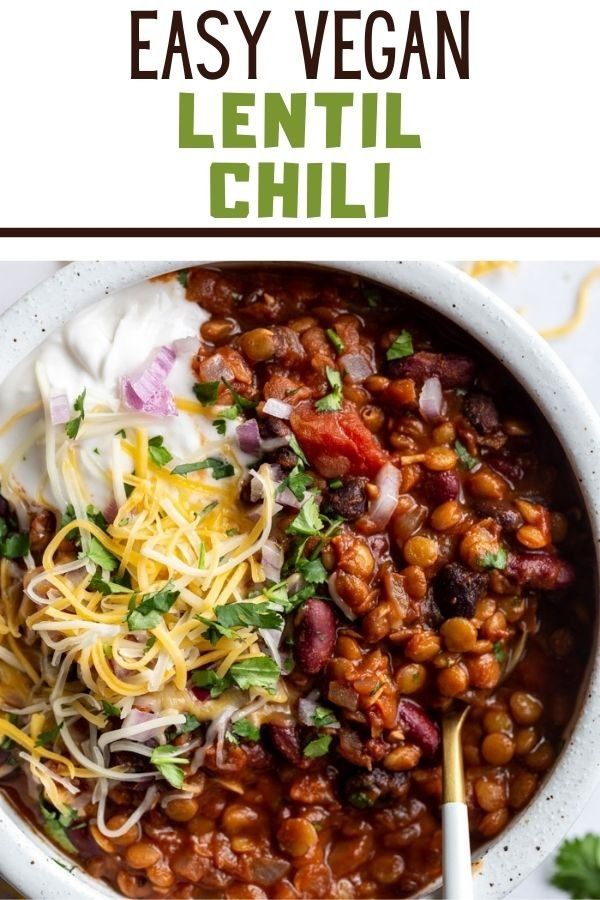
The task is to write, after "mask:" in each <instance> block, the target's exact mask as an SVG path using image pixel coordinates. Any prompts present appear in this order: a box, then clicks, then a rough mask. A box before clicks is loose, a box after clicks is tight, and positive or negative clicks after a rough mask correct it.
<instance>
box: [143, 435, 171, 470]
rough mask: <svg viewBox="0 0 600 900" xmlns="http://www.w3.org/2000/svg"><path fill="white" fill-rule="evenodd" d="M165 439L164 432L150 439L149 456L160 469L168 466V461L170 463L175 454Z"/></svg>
mask: <svg viewBox="0 0 600 900" xmlns="http://www.w3.org/2000/svg"><path fill="white" fill-rule="evenodd" d="M164 443H165V439H164V437H163V436H162V434H158V435H157V436H156V437H153V438H150V440H149V441H148V456H149V457H150V459H151V460H152V462H153V463H154V465H155V466H158V467H159V469H160V468H161V467H162V466H166V464H167V463H170V462H171V460H172V459H173V456H172V454H171V453H169V451H168V450H167V448H166V447H165V446H164Z"/></svg>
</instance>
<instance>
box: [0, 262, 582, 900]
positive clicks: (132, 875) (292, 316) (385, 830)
mask: <svg viewBox="0 0 600 900" xmlns="http://www.w3.org/2000/svg"><path fill="white" fill-rule="evenodd" d="M170 277H171V278H175V277H178V278H179V280H180V282H181V283H182V284H184V286H185V290H186V296H187V299H188V301H189V302H191V303H197V304H200V305H201V306H202V307H203V308H204V309H205V310H207V312H208V313H209V318H208V319H207V320H206V321H205V322H204V324H203V325H202V327H201V332H200V344H199V348H198V352H197V355H196V356H195V357H194V361H193V370H194V378H195V379H196V382H197V385H200V386H204V387H200V389H199V390H198V391H197V395H198V396H200V397H205V398H206V396H207V395H208V394H210V392H211V391H213V392H214V397H213V401H211V402H214V404H215V405H216V406H217V407H220V408H224V409H228V408H231V407H232V406H235V407H237V409H238V412H239V413H240V414H241V415H242V416H243V418H244V419H245V420H247V421H248V422H250V421H252V420H255V421H256V423H257V426H258V435H257V439H258V440H259V441H260V443H259V446H260V456H261V462H263V463H268V464H269V465H270V466H271V471H272V472H273V473H274V480H275V481H276V482H277V483H279V484H280V485H281V488H280V490H279V494H278V498H277V497H276V499H279V502H280V506H281V509H280V511H279V512H278V513H277V515H276V522H277V538H278V541H279V542H280V544H281V546H282V548H283V551H284V559H285V561H284V565H283V572H282V579H294V578H295V579H296V581H295V590H294V591H292V589H291V588H290V582H289V581H288V582H286V588H285V590H286V591H287V594H286V596H288V597H292V596H294V597H295V601H294V603H290V604H289V605H288V606H287V607H285V609H284V615H285V620H286V624H285V630H284V632H283V634H284V641H283V643H282V644H281V648H282V653H281V659H282V665H283V671H282V678H283V680H284V683H285V686H286V690H287V692H288V694H289V697H290V698H291V701H290V704H289V708H286V712H285V713H282V712H277V710H272V709H271V711H270V712H269V715H267V716H266V717H265V718H263V719H262V720H256V721H255V720H253V719H252V718H251V717H249V718H248V719H242V720H241V723H245V724H243V725H242V724H240V723H238V727H237V728H236V727H235V726H233V727H232V729H231V730H230V732H229V740H226V741H225V744H224V747H223V752H222V753H219V752H217V750H216V748H215V747H214V746H211V747H209V748H208V749H207V752H206V753H205V756H204V759H203V764H202V765H201V766H200V767H199V768H198V769H197V771H195V773H194V774H191V775H189V776H188V777H186V786H187V787H188V790H187V792H185V790H184V792H181V791H177V790H176V791H174V790H173V786H172V785H173V783H171V784H169V783H168V782H167V781H165V780H160V779H159V780H158V782H157V784H158V787H159V793H158V794H157V795H156V797H155V800H154V802H153V803H152V805H151V808H149V809H148V810H147V811H146V812H145V813H144V815H143V816H142V818H141V819H140V821H139V822H138V823H136V824H135V825H133V826H132V827H130V828H129V829H128V830H126V831H125V832H124V833H121V834H118V836H117V837H114V838H108V837H106V836H105V835H104V834H103V833H102V832H101V831H100V830H99V829H98V827H97V825H96V818H95V817H96V804H95V802H94V801H93V800H90V802H89V803H88V804H87V806H86V807H85V808H84V809H82V810H80V811H79V813H80V818H79V819H77V821H76V822H75V823H73V821H68V819H67V820H61V821H60V822H59V820H58V813H56V811H54V812H52V811H48V810H46V812H45V813H44V812H39V811H37V810H35V811H32V810H31V809H30V808H27V809H24V808H23V797H24V796H25V788H24V776H23V775H22V774H19V770H18V769H16V768H14V767H11V766H10V765H8V766H7V765H6V763H7V762H9V756H10V752H11V751H10V748H8V749H6V750H2V753H3V755H4V767H3V769H2V774H3V775H4V780H3V782H2V784H3V788H4V790H5V791H6V792H7V793H8V794H9V795H10V796H11V797H12V798H13V800H14V801H15V803H17V804H18V805H20V807H21V808H22V809H23V812H24V813H25V814H26V815H28V816H29V817H30V818H34V819H35V820H36V821H37V822H38V823H39V824H41V825H44V824H46V826H47V824H48V816H50V818H51V819H52V820H53V821H54V822H55V823H57V824H56V827H55V829H54V832H52V829H51V831H50V833H51V834H52V833H54V835H55V837H56V835H57V834H58V836H59V837H58V840H59V842H60V836H61V835H62V836H66V838H67V840H68V842H69V844H70V847H68V848H67V849H70V852H71V854H72V856H73V857H74V859H75V861H76V862H77V863H78V864H79V865H81V866H83V867H84V868H85V869H86V870H87V871H88V872H90V873H91V874H92V875H94V876H96V877H98V878H102V879H105V880H106V881H108V882H109V883H111V884H113V885H114V886H115V887H116V889H117V890H118V891H119V892H120V893H122V894H123V895H125V896H126V897H226V898H242V897H257V898H259V897H273V898H286V897H315V898H325V897H406V896H410V895H412V894H414V893H416V892H417V891H419V890H421V889H423V888H424V887H425V886H426V885H427V884H429V883H430V882H432V881H433V880H435V879H436V878H437V877H438V876H439V874H440V861H441V836H440V815H439V804H440V797H441V769H440V752H439V751H440V729H439V722H440V716H441V714H442V712H443V710H444V709H445V708H446V707H447V706H448V705H449V704H450V703H452V701H453V699H454V698H460V699H461V700H464V701H466V702H468V703H469V704H470V705H471V707H472V711H471V713H470V715H469V718H468V720H467V722H466V725H465V728H464V758H465V767H466V780H467V791H468V804H469V818H470V824H471V831H472V838H473V842H474V845H475V846H477V845H481V844H483V843H485V842H486V841H487V840H489V839H491V838H495V837H496V836H497V835H499V834H500V832H501V831H502V830H503V829H504V828H505V827H506V826H507V824H508V823H509V822H510V820H511V818H512V817H513V816H515V815H516V814H517V813H518V812H519V811H520V810H522V809H523V808H524V807H525V806H526V805H527V804H528V803H529V801H530V800H531V798H532V797H533V795H534V794H535V792H536V790H538V788H539V785H540V783H541V782H542V781H543V778H544V775H545V773H546V772H547V771H548V770H549V769H550V768H551V766H552V765H553V763H554V761H555V759H556V757H557V754H558V753H559V752H560V748H561V742H562V740H563V736H564V733H565V729H566V728H567V726H568V722H569V719H570V717H571V714H572V710H573V708H574V706H575V703H576V697H577V693H578V689H579V686H580V684H581V682H582V679H583V673H584V669H585V665H586V661H587V655H588V652H589V636H590V633H591V622H592V618H593V615H594V611H593V608H592V604H591V600H590V597H591V591H590V585H589V580H588V573H589V538H588V532H587V525H586V521H585V516H584V513H583V510H582V506H581V504H580V501H579V498H578V495H577V493H576V490H575V488H574V487H573V484H572V481H571V478H570V475H569V474H568V466H567V463H566V460H565V458H564V456H563V455H562V453H561V451H560V450H559V448H558V446H557V443H556V441H555V440H554V438H553V437H552V436H551V435H550V434H549V433H548V429H547V428H546V426H545V425H544V423H543V422H542V421H541V419H540V417H539V416H538V414H537V412H536V410H535V409H534V408H533V406H532V404H531V401H530V400H529V399H528V398H527V397H526V396H525V395H524V394H523V393H522V392H521V391H520V390H519V389H518V388H517V387H516V385H515V384H514V382H513V381H512V379H511V378H510V376H509V375H508V374H507V373H506V372H505V371H504V370H503V369H502V368H501V367H500V366H499V365H498V364H497V363H496V362H495V361H494V360H493V359H491V358H490V357H488V356H487V355H486V354H485V353H483V352H482V351H481V349H480V348H479V347H477V346H476V345H475V344H474V343H473V342H470V341H468V340H465V338H464V336H463V335H461V334H459V333H455V332H454V331H453V330H452V329H450V328H449V327H448V325H447V324H446V323H445V322H444V321H443V320H438V319H436V318H435V317H433V316H430V315H425V316H423V314H422V313H421V312H420V311H419V310H418V309H415V304H414V303H413V302H412V301H409V300H407V299H406V298H399V297H397V296H395V295H392V294H388V293H387V292H386V291H384V290H383V289H380V288H379V287H377V286H375V285H369V284H364V283H362V282H360V281H358V280H357V279H353V278H348V277H345V276H344V277H341V276H337V275H332V274H330V273H323V272H319V271H295V270H293V269H272V270H264V271H261V270H257V269H255V268H231V269H223V270H217V269H206V268H196V269H191V270H189V271H186V272H185V273H179V275H178V276H175V275H173V276H170ZM207 385H212V387H211V388H210V389H208V388H207V387H206V386H207ZM217 483H219V482H217ZM240 497H241V501H240V502H242V503H243V504H244V505H245V507H246V508H247V509H248V510H249V511H250V512H251V511H252V509H253V507H254V506H255V505H256V503H257V501H258V498H257V497H256V495H255V493H253V485H252V481H251V477H250V475H248V476H247V477H246V478H245V479H244V480H243V481H242V483H241V485H240ZM301 504H302V505H301ZM4 512H5V514H6V515H9V511H8V509H6V510H5V511H4ZM58 528H59V525H57V523H56V522H55V520H54V516H53V515H52V514H51V513H49V512H48V511H41V512H39V513H38V514H37V515H36V516H35V517H34V518H33V519H32V521H31V524H30V541H31V549H32V552H33V553H34V554H35V556H36V558H37V559H39V556H40V554H41V553H42V552H43V550H44V548H45V546H46V545H47V544H48V542H49V541H50V539H51V538H52V537H53V536H54V534H55V532H56V531H57V529H58ZM63 550H65V551H66V558H69V548H68V546H66V547H64V546H63ZM71 556H72V553H71ZM282 583H283V582H282ZM270 591H271V598H272V599H273V600H275V601H277V599H278V598H279V599H280V596H281V591H280V593H279V594H278V593H277V591H276V590H275V589H274V588H273V587H271V588H270ZM223 627H224V626H223ZM522 629H525V630H526V631H527V633H528V641H527V646H526V651H525V654H524V656H523V658H522V660H521V661H520V662H519V664H518V665H517V667H516V668H515V670H514V672H513V673H512V674H511V675H510V677H509V678H508V679H507V680H506V681H504V682H503V683H502V684H501V685H499V682H500V680H501V678H502V673H503V667H504V664H505V661H506V659H507V657H508V654H509V653H510V648H511V645H512V644H513V643H514V642H515V641H516V639H517V638H518V636H519V634H520V632H521V630H522ZM212 684H213V685H214V682H213V683H212ZM189 690H190V691H192V692H194V694H195V697H196V699H197V700H199V701H200V702H202V701H203V700H205V699H206V698H208V697H209V693H210V691H211V682H210V681H209V680H208V681H207V680H206V679H205V680H204V683H203V684H198V683H196V684H192V683H190V685H189ZM186 727H187V725H186ZM205 731H206V725H205V724H204V723H200V722H198V721H196V722H195V723H194V722H193V721H191V722H190V723H189V731H188V732H186V733H184V732H181V733H178V734H171V735H170V737H169V744H171V745H172V746H173V747H174V748H177V747H178V746H179V747H184V746H185V745H186V742H187V741H188V740H189V739H190V737H191V738H200V739H202V738H203V736H204V734H205ZM122 762H123V765H124V766H125V767H126V769H127V770H128V771H135V761H134V759H133V757H132V754H131V753H127V752H125V751H123V753H122ZM146 786H147V783H146V782H142V783H141V784H140V783H137V782H135V781H127V782H123V783H120V784H117V785H116V786H113V787H111V788H110V789H109V791H108V799H107V807H106V809H107V812H106V824H107V827H108V828H109V829H111V830H118V829H119V828H120V827H121V826H122V825H123V824H124V823H126V822H127V820H128V818H129V817H130V815H131V813H132V811H133V810H135V808H136V806H138V805H139V802H140V798H141V797H143V796H144V795H143V793H141V790H145V788H146ZM46 830H47V831H48V829H47V828H46ZM64 846H65V845H64V842H63V843H62V847H63V849H64Z"/></svg>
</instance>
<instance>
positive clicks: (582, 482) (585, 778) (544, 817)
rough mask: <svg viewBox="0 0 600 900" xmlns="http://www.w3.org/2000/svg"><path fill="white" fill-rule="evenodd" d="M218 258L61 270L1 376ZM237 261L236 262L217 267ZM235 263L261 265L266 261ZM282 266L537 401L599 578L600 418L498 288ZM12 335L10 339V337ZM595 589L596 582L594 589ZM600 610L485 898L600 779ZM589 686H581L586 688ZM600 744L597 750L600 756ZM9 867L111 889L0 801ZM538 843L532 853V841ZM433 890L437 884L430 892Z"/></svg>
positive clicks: (534, 855)
mask: <svg viewBox="0 0 600 900" xmlns="http://www.w3.org/2000/svg"><path fill="white" fill-rule="evenodd" d="M219 264H220V263H219V262H218V261H197V260H190V261H186V262H182V261H151V262H149V261H143V262H77V263H71V264H70V265H68V266H65V267H64V268H62V269H60V270H59V271H58V272H56V273H55V274H54V275H52V276H51V277H50V278H48V279H46V280H45V281H43V282H42V283H41V284H40V285H38V286H37V287H36V288H34V289H33V290H32V291H30V292H29V293H28V294H26V295H25V296H24V297H22V298H20V299H19V300H17V301H16V303H14V304H13V305H12V306H11V307H10V308H9V309H8V310H6V311H5V312H4V313H3V314H2V315H1V316H0V329H1V331H0V333H1V334H2V335H3V336H4V338H3V342H2V343H3V345H4V344H6V346H3V354H2V356H1V357H0V380H4V378H5V377H6V375H7V374H8V373H9V372H10V371H11V370H12V369H13V368H14V366H15V365H16V364H17V363H18V361H19V360H20V359H22V358H23V357H24V356H26V355H27V354H28V353H29V352H30V351H31V350H32V349H34V347H35V346H37V345H38V344H39V343H41V341H42V340H43V339H44V338H45V337H46V335H47V334H48V333H49V332H50V331H51V330H54V328H55V327H58V326H59V325H61V324H62V323H64V322H65V321H67V320H68V319H70V318H71V317H72V315H73V314H74V313H75V312H77V311H79V310H80V309H82V308H84V307H85V306H87V305H89V304H91V303H93V302H95V301H97V300H100V299H101V298H102V297H104V296H106V295H107V294H109V293H113V292H114V291H117V290H120V289H123V288H126V287H129V286H133V285H134V284H136V283H138V282H140V281H143V280H145V279H146V278H149V277H153V276H156V275H160V274H163V273H165V272H170V271H174V270H177V269H182V268H186V267H188V266H191V265H212V266H218V265H219ZM222 264H223V265H226V266H228V267H229V266H234V265H236V263H232V262H227V263H222ZM238 264H239V265H241V264H243V265H251V266H260V265H261V262H260V261H244V262H243V263H242V262H241V261H240V262H239V263H238ZM276 265H277V266H281V265H290V266H299V267H303V266H307V267H311V268H317V269H319V268H320V269H335V270H337V271H341V272H346V273H349V274H354V275H358V276H361V277H364V278H367V279H369V280H372V281H374V282H379V283H381V284H382V285H384V286H386V287H389V288H391V289H393V290H394V289H395V290H399V291H402V292H403V293H404V294H406V295H408V296H410V297H413V298H414V299H415V300H416V301H418V302H419V303H420V304H422V305H423V306H424V307H429V308H430V309H432V310H434V311H435V312H437V313H439V314H441V316H443V317H445V318H446V319H447V320H449V321H451V322H453V323H454V324H455V325H457V326H458V327H459V328H461V329H463V330H464V331H465V332H466V333H467V334H468V335H470V336H471V337H472V338H474V339H475V340H476V341H478V342H479V343H480V344H481V345H482V346H483V347H485V348H486V349H487V350H488V351H490V352H491V353H492V354H493V355H494V356H495V357H496V358H497V359H498V360H499V361H500V362H501V363H502V364H503V365H505V366H506V367H507V368H508V369H509V371H510V372H511V373H512V374H513V375H514V377H515V378H516V379H517V381H518V382H520V383H521V384H522V385H523V387H524V388H525V391H526V392H527V393H528V394H529V396H530V397H531V398H532V399H533V400H534V402H535V403H536V404H537V406H538V408H539V409H540V411H541V413H542V415H543V416H544V418H545V419H546V421H547V422H548V424H549V425H550V427H551V428H552V430H553V432H554V434H555V435H556V437H557V439H558V440H559V442H560V444H561V446H562V448H563V450H564V452H565V455H566V457H567V459H568V461H569V464H570V466H571V468H572V471H573V473H574V475H575V477H576V479H577V481H578V483H579V486H580V490H581V494H582V497H583V499H584V502H585V505H586V508H587V513H588V517H589V521H590V525H591V529H592V533H593V537H594V545H595V553H596V561H595V566H594V569H595V573H596V581H597V580H598V573H599V554H600V549H599V541H600V482H599V480H598V478H597V473H596V461H597V460H598V459H599V456H600V421H599V420H598V417H597V414H596V412H595V410H594V408H593V406H592V404H591V402H590V401H589V399H588V398H587V396H586V395H585V393H584V392H583V390H582V388H581V387H580V385H579V384H578V382H577V381H576V380H575V378H574V376H573V375H572V374H571V372H570V371H569V370H568V368H567V367H566V365H565V364H564V363H563V362H562V361H561V360H560V359H559V357H558V356H557V355H556V354H555V353H554V351H553V350H552V348H551V347H550V346H549V345H548V344H547V343H546V342H545V341H544V340H543V339H542V338H541V337H540V335H539V334H538V333H537V332H536V331H535V330H534V329H533V328H532V327H531V326H530V325H529V324H528V323H527V322H525V321H524V320H523V319H522V318H521V317H520V316H518V314H517V313H515V312H514V310H512V309H511V308H510V307H509V306H508V305H507V304H506V303H505V302H504V301H502V300H500V299H499V298H498V297H497V296H496V295H495V294H494V293H493V292H492V291H491V290H489V289H488V288H487V287H485V286H484V285H483V284H481V283H480V282H477V281H475V280H474V279H472V278H471V277H470V276H468V275H466V274H465V273H464V272H462V271H460V270H459V269H457V268H456V267H455V266H452V265H450V264H448V263H440V262H432V261H409V262H406V261H405V262H381V261H376V262H374V261H370V262H347V261H338V262H316V263H310V262H305V261H302V260H297V261H290V262H289V263H280V262H278V263H276ZM11 338H12V339H11ZM596 597H598V590H597V588H596ZM597 648H598V615H597V616H596V628H595V646H594V647H593V649H592V651H591V661H590V665H589V668H588V675H587V685H586V688H585V694H586V696H585V699H584V701H583V703H582V706H581V709H580V712H579V715H578V718H577V720H576V722H575V725H574V728H573V731H572V733H571V734H570V736H569V738H568V740H567V742H566V744H565V746H564V747H563V749H562V752H561V754H560V757H559V759H558V762H557V765H556V767H555V768H554V769H553V770H552V771H551V773H550V774H549V776H548V777H547V779H546V780H545V782H544V783H543V785H542V786H541V787H540V789H539V790H538V792H537V794H536V796H535V797H534V799H533V800H532V802H531V803H529V804H528V805H527V806H526V807H525V809H524V810H522V811H521V813H520V814H519V815H518V816H516V817H515V819H514V820H513V822H512V823H511V825H509V826H508V828H507V829H506V830H505V831H503V832H502V833H501V835H500V836H499V838H501V840H500V839H499V838H497V839H496V840H495V842H493V843H492V842H491V843H490V845H489V846H487V847H484V848H483V850H482V851H478V853H477V854H476V857H475V858H476V860H477V862H476V864H475V866H474V873H475V890H476V892H477V896H478V897H479V898H481V900H483V898H490V900H491V898H498V897H503V896H505V895H506V893H508V892H509V891H511V890H512V889H513V888H515V887H516V886H517V884H518V883H519V882H520V881H521V880H522V879H523V878H525V877H526V876H527V875H529V874H530V873H531V872H532V871H533V870H534V869H535V868H536V867H537V866H538V865H539V864H540V863H541V862H542V860H543V859H544V857H545V856H546V855H547V854H548V853H550V852H551V850H552V849H553V848H554V847H555V846H556V844H557V843H558V842H559V840H560V839H561V837H563V836H564V834H565V832H566V831H567V829H568V827H569V825H570V824H571V823H572V822H573V820H574V819H575V818H576V816H577V814H578V813H579V812H580V810H581V798H582V797H587V796H589V794H590V792H591V790H592V789H593V787H594V786H595V784H596V783H597V781H598V778H599V776H600V754H599V753H598V752H597V751H598V743H599V739H598V737H597V733H598V727H597V726H598V724H599V723H600V659H599V657H598V653H597ZM583 693H584V691H583V690H582V694H583ZM594 751H595V752H594ZM0 839H1V840H2V843H3V851H4V852H3V854H2V863H1V869H2V874H3V875H4V877H5V878H7V879H8V880H9V881H10V882H11V884H13V885H14V886H15V887H16V888H17V889H18V890H20V891H21V892H22V893H23V894H24V895H25V896H35V897H43V898H47V900H59V898H65V900H99V898H100V897H103V896H104V897H106V896H109V897H110V896H112V897H114V896H115V894H114V892H112V891H111V890H110V889H109V888H107V886H106V885H104V884H103V882H101V881H99V880H97V879H93V878H91V877H90V876H88V875H86V874H85V873H84V872H83V871H82V870H81V869H79V868H78V867H77V868H75V869H74V870H73V871H72V872H69V871H68V870H67V869H66V868H62V866H63V865H64V863H65V862H66V863H67V865H69V864H72V861H71V860H69V859H68V858H67V857H63V858H62V859H61V854H60V851H59V850H57V849H56V848H55V847H54V846H53V845H51V844H50V843H49V842H48V841H47V840H46V839H45V838H44V837H43V836H42V835H40V834H38V833H37V832H35V831H34V830H33V829H31V828H30V827H29V826H28V825H27V827H23V820H22V817H21V816H20V815H19V814H18V812H17V811H16V810H15V809H14V808H13V807H12V806H11V804H10V803H9V802H8V801H7V800H6V799H5V798H4V797H2V798H0ZM534 848H535V849H534ZM433 889H434V886H433V885H432V886H431V888H430V889H429V891H428V894H429V895H430V894H431V890H433Z"/></svg>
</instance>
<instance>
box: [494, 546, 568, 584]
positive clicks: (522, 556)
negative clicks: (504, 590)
mask: <svg viewBox="0 0 600 900" xmlns="http://www.w3.org/2000/svg"><path fill="white" fill-rule="evenodd" d="M506 574H507V575H508V576H509V577H511V578H514V579H515V580H516V581H517V582H518V583H519V584H520V585H526V586H527V587H531V588H534V590H537V591H558V590H560V589H561V588H567V587H570V586H571V585H572V584H573V582H574V581H575V569H574V568H573V566H572V565H571V563H569V562H567V561H566V560H565V559H562V557H560V556H552V555H551V554H550V553H509V556H508V562H507V565H506Z"/></svg>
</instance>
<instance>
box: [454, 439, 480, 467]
mask: <svg viewBox="0 0 600 900" xmlns="http://www.w3.org/2000/svg"><path fill="white" fill-rule="evenodd" d="M454 451H455V453H456V455H457V456H458V461H459V463H460V464H461V466H462V467H463V468H464V469H468V470H469V471H471V469H474V468H475V466H476V465H477V464H478V460H476V459H475V457H474V456H471V454H470V453H469V451H468V450H467V448H466V447H465V446H464V444H461V442H460V441H454Z"/></svg>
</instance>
